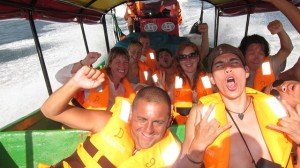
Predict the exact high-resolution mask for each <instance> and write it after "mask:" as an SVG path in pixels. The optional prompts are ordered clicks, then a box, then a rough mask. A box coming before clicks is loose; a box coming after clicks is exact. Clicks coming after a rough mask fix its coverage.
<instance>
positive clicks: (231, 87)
mask: <svg viewBox="0 0 300 168" xmlns="http://www.w3.org/2000/svg"><path fill="white" fill-rule="evenodd" d="M226 86H227V88H228V89H229V90H230V91H233V90H235V89H236V82H235V79H234V77H232V76H230V77H228V78H227V80H226Z"/></svg>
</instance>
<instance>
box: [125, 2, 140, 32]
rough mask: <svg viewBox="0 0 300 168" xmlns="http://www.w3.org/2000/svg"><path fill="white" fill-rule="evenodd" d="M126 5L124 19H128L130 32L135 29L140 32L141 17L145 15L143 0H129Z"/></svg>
mask: <svg viewBox="0 0 300 168" xmlns="http://www.w3.org/2000/svg"><path fill="white" fill-rule="evenodd" d="M126 5H127V6H126V11H125V15H124V19H125V20H126V21H127V26H128V31H129V33H133V30H135V32H140V25H139V24H140V22H139V18H140V17H141V16H142V15H143V14H142V11H141V8H142V2H134V1H133V0H128V2H127V3H126Z"/></svg>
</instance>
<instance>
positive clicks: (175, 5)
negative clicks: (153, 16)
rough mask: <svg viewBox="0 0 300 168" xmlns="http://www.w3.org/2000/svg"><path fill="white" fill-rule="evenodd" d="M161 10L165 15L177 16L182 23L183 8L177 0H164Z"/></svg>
mask: <svg viewBox="0 0 300 168" xmlns="http://www.w3.org/2000/svg"><path fill="white" fill-rule="evenodd" d="M160 12H161V13H162V14H163V16H165V17H171V18H177V24H179V25H181V24H182V16H181V9H180V5H179V2H178V1H177V0H162V1H161V5H160Z"/></svg>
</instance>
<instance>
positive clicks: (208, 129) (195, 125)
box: [185, 105, 231, 160]
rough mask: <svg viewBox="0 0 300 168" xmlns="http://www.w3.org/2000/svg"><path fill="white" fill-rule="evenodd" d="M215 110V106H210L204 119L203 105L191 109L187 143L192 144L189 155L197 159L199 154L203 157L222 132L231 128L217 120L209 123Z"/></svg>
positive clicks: (187, 126)
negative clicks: (202, 114)
mask: <svg viewBox="0 0 300 168" xmlns="http://www.w3.org/2000/svg"><path fill="white" fill-rule="evenodd" d="M213 109H214V106H212V105H210V106H209V108H208V110H207V111H206V113H205V115H204V117H203V118H202V119H201V113H204V111H203V105H196V106H194V107H193V108H192V109H191V112H190V114H189V117H188V120H187V123H186V140H185V141H187V143H190V145H189V150H188V154H189V155H191V154H193V156H194V157H193V158H196V156H197V154H199V155H201V154H200V153H203V152H204V151H205V150H206V148H207V147H208V146H209V145H210V144H212V143H213V141H214V140H215V139H216V138H217V137H218V136H219V135H220V134H221V133H222V132H224V131H225V130H227V129H229V128H230V127H231V125H230V124H226V125H225V126H220V124H219V123H218V121H217V120H215V119H212V120H211V121H208V118H209V116H210V114H211V112H212V111H213ZM185 145H186V144H185ZM195 155H196V156H195ZM199 155H198V156H199ZM195 160H196V159H195ZM198 160H200V159H198Z"/></svg>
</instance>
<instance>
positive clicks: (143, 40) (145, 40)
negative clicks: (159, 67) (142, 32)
mask: <svg viewBox="0 0 300 168" xmlns="http://www.w3.org/2000/svg"><path fill="white" fill-rule="evenodd" d="M139 41H140V42H141V43H142V44H143V49H142V53H143V55H145V54H146V51H147V49H148V48H149V47H150V39H148V38H143V37H142V38H140V39H139Z"/></svg>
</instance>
